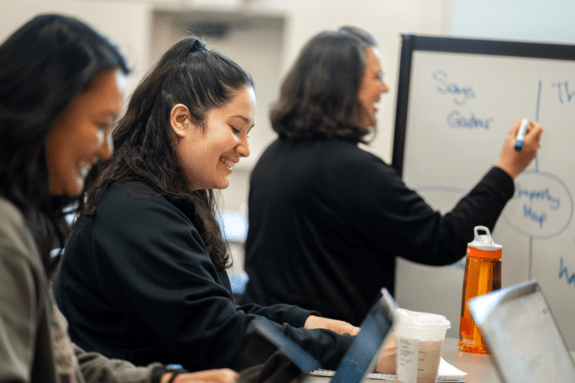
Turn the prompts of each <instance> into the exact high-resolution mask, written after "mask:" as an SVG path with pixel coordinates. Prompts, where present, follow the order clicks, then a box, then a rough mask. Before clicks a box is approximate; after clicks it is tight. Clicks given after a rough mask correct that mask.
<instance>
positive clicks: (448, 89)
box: [431, 70, 475, 106]
mask: <svg viewBox="0 0 575 383" xmlns="http://www.w3.org/2000/svg"><path fill="white" fill-rule="evenodd" d="M431 77H432V78H433V80H435V81H436V82H437V83H438V85H437V87H436V89H437V90H438V91H439V93H441V94H447V95H452V96H453V102H454V103H455V105H457V106H463V105H465V103H467V100H471V99H474V98H475V92H474V91H473V87H472V86H461V85H459V84H457V83H455V82H449V79H448V77H447V73H445V72H444V71H442V70H436V71H435V72H433V73H432V74H431Z"/></svg>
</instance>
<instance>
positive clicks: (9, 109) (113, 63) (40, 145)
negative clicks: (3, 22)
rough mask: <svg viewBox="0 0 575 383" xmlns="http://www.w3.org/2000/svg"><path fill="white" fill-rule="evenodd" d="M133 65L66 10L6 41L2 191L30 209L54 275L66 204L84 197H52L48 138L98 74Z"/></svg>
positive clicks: (1, 58)
mask: <svg viewBox="0 0 575 383" xmlns="http://www.w3.org/2000/svg"><path fill="white" fill-rule="evenodd" d="M113 68H118V69H120V70H122V71H123V72H124V73H125V74H127V73H128V72H129V69H128V66H127V65H126V61H125V60H124V58H123V56H122V54H121V53H120V52H119V50H118V49H117V47H116V46H114V45H113V44H112V43H110V41H108V39H106V38H105V37H104V36H102V35H101V34H99V33H98V32H96V31H95V30H94V29H92V28H91V27H89V26H88V25H86V24H84V23H83V22H81V21H79V20H76V19H74V18H71V17H66V16H61V15H41V16H37V17H35V18H33V19H32V20H30V21H28V22H27V23H26V24H24V25H23V26H22V27H20V28H19V29H18V30H17V31H16V32H14V33H13V34H12V35H11V36H10V37H9V38H8V39H7V40H6V41H5V42H4V43H3V44H2V45H1V46H0V196H2V197H4V198H6V199H7V200H9V201H11V202H12V203H13V204H14V205H16V207H17V208H18V209H19V210H20V211H21V212H22V214H23V216H24V219H25V220H26V223H27V224H28V227H29V229H30V231H31V233H32V236H33V237H34V240H35V242H36V246H37V248H38V251H39V253H40V256H41V258H42V262H43V264H44V269H45V271H46V273H47V275H48V276H49V277H51V274H52V273H53V271H54V268H55V265H56V264H57V262H58V261H59V259H58V258H59V257H55V258H51V257H50V251H51V250H52V249H54V248H62V247H64V245H65V240H66V236H67V231H68V226H67V224H66V221H65V218H64V213H63V208H64V207H65V206H68V205H70V204H72V203H74V202H79V203H81V201H82V198H81V196H79V197H78V198H69V197H66V196H52V195H51V194H50V179H49V174H48V167H47V164H46V149H45V139H46V136H47V135H48V132H49V131H50V129H52V127H53V125H54V123H55V121H56V120H57V119H58V118H59V116H61V115H62V114H63V113H65V112H66V110H67V108H68V107H69V106H70V104H71V103H72V102H73V101H74V100H75V99H76V97H77V96H78V95H79V94H81V93H82V92H83V91H84V90H86V88H87V87H88V86H89V84H90V82H91V80H92V79H93V77H94V76H95V75H96V74H97V73H99V72H101V71H105V70H109V69H113Z"/></svg>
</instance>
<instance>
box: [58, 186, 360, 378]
mask: <svg viewBox="0 0 575 383" xmlns="http://www.w3.org/2000/svg"><path fill="white" fill-rule="evenodd" d="M54 293H55V297H56V301H57V303H58V306H59V307H60V309H61V311H62V312H63V313H64V315H65V316H66V318H67V320H68V322H69V333H70V337H71V338H72V340H73V341H74V342H75V343H76V344H78V345H80V346H81V347H83V348H84V349H86V350H90V351H98V352H100V353H102V354H104V355H106V356H108V357H111V358H119V359H125V360H129V361H131V362H132V363H134V364H136V365H146V364H149V363H151V362H156V361H157V362H162V363H165V364H181V365H183V366H184V367H185V368H187V369H188V370H190V371H196V370H205V369H211V368H223V367H230V368H233V366H234V361H235V360H236V357H237V356H238V353H239V352H240V350H241V349H242V343H243V341H244V337H245V334H246V330H247V328H248V325H249V323H250V322H251V321H252V320H253V319H254V318H255V317H256V316H263V317H265V318H268V319H269V320H270V321H272V322H275V323H276V325H277V327H278V328H279V329H280V330H281V331H282V332H283V333H284V334H286V335H287V336H288V337H290V338H291V339H293V340H294V341H296V342H297V343H298V344H299V345H300V346H302V347H303V348H304V349H306V350H307V351H308V352H309V353H310V354H312V355H313V356H314V357H316V358H317V359H318V360H320V362H322V364H323V365H324V367H325V368H335V367H336V366H337V364H338V362H339V360H340V359H341V357H342V356H343V354H344V353H345V351H346V350H347V348H348V346H349V345H350V344H351V341H352V339H353V337H351V336H349V335H338V334H336V333H334V332H332V331H328V330H307V329H303V328H299V327H303V325H304V322H305V320H306V319H307V317H308V316H309V315H310V314H312V312H311V311H308V310H303V309H301V308H298V307H295V306H291V305H283V304H282V305H274V306H270V307H262V306H259V305H253V304H248V305H243V306H236V305H234V303H233V301H232V293H231V287H230V282H229V279H228V276H227V273H226V271H225V270H220V271H218V270H217V269H216V267H215V265H214V264H213V263H212V261H211V259H210V257H209V254H208V252H207V249H206V246H205V244H204V242H203V240H202V238H201V237H200V235H199V233H198V230H197V229H196V214H195V205H194V203H193V202H192V201H190V200H187V199H169V198H166V197H163V196H159V195H158V193H156V192H155V191H154V190H152V188H150V187H148V186H147V185H146V184H144V183H142V182H134V181H130V182H119V183H116V184H114V185H112V186H111V187H110V188H109V189H108V190H107V191H106V192H105V193H104V195H103V196H102V198H101V200H100V201H99V202H98V204H97V205H96V214H95V216H94V217H93V218H82V220H81V222H80V223H79V224H77V225H76V227H75V228H74V230H73V232H72V235H71V237H70V239H69V241H68V243H67V245H66V249H65V255H64V259H63V262H62V266H61V270H60V274H59V277H58V279H57V280H56V282H55V286H54Z"/></svg>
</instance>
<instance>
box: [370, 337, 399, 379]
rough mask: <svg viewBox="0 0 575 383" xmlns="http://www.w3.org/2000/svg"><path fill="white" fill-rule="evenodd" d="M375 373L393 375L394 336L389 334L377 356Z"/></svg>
mask: <svg viewBox="0 0 575 383" xmlns="http://www.w3.org/2000/svg"><path fill="white" fill-rule="evenodd" d="M375 372H377V373H380V374H395V336H394V335H393V333H391V334H389V336H388V337H387V340H386V341H385V345H384V346H383V349H382V350H381V353H380V354H379V358H378V361H377V365H376V366H375Z"/></svg>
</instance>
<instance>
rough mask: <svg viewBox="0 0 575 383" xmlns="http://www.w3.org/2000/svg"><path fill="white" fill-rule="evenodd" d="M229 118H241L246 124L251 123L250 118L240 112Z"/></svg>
mask: <svg viewBox="0 0 575 383" xmlns="http://www.w3.org/2000/svg"><path fill="white" fill-rule="evenodd" d="M229 118H241V119H242V120H243V121H244V122H245V123H246V124H249V123H250V120H248V119H247V118H245V117H244V116H240V115H239V114H236V115H235V116H230V117H229Z"/></svg>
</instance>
